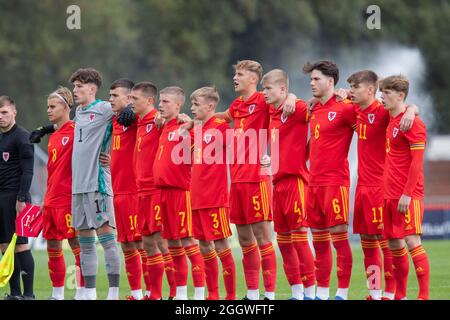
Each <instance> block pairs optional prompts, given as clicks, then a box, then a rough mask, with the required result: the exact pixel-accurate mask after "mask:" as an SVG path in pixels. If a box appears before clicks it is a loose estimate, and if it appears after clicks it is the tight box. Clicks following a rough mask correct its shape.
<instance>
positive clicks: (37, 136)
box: [28, 124, 55, 143]
mask: <svg viewBox="0 0 450 320" xmlns="http://www.w3.org/2000/svg"><path fill="white" fill-rule="evenodd" d="M53 132H55V125H54V124H49V125H46V126H43V127H39V128H37V129H35V130H33V131H32V132H31V133H30V137H29V138H28V139H29V141H30V142H31V143H40V142H41V138H42V137H43V136H45V135H46V134H50V133H53Z"/></svg>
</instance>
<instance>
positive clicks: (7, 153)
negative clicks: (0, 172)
mask: <svg viewBox="0 0 450 320" xmlns="http://www.w3.org/2000/svg"><path fill="white" fill-rule="evenodd" d="M3 160H5V162H8V160H9V152H3Z"/></svg>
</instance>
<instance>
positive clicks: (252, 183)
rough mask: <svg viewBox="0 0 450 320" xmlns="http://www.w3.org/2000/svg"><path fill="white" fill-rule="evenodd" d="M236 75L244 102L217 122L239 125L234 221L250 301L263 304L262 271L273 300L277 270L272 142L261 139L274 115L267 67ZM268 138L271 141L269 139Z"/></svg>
mask: <svg viewBox="0 0 450 320" xmlns="http://www.w3.org/2000/svg"><path fill="white" fill-rule="evenodd" d="M234 70H235V75H234V77H233V81H234V90H235V91H236V92H237V93H238V94H240V97H238V98H236V99H235V100H234V101H233V103H232V104H231V105H230V107H229V108H228V110H227V111H226V112H221V113H217V114H216V117H218V118H220V119H225V120H226V121H227V122H231V121H233V120H234V142H233V144H234V146H235V147H234V148H233V154H232V157H233V158H232V163H231V165H230V172H231V189H230V221H231V223H234V224H235V225H236V230H237V232H238V237H239V244H240V246H241V248H242V253H243V259H242V264H243V267H244V274H245V282H246V285H247V294H246V296H245V298H244V299H249V300H259V275H260V269H261V267H262V274H263V280H264V288H265V298H266V299H269V300H273V299H275V284H276V274H277V264H276V255H275V250H274V249H273V245H272V231H271V226H270V221H272V211H271V184H270V176H268V175H265V174H263V173H262V172H261V158H262V156H263V155H265V154H266V147H265V146H266V143H265V142H267V141H260V140H261V136H264V133H263V132H262V130H267V129H268V127H269V117H270V115H269V107H268V105H267V104H266V101H265V99H264V95H263V94H262V93H261V92H258V91H257V86H258V83H259V81H260V80H261V77H262V73H263V70H262V66H261V64H259V63H258V62H256V61H252V60H243V61H238V62H237V64H236V65H234ZM295 98H296V97H295V96H294V95H292V94H289V98H288V101H287V102H286V104H285V106H284V107H283V112H285V113H286V114H289V113H292V110H293V109H294V107H293V106H295ZM266 133H267V132H266ZM260 134H261V136H260ZM252 137H253V138H254V139H253V140H251V139H252ZM265 137H267V138H268V135H267V134H266V135H265ZM247 138H249V139H250V140H251V141H250V142H249V143H245V142H246V140H247ZM260 146H263V148H260ZM242 149H244V150H242ZM258 247H259V252H258ZM260 254H261V256H260Z"/></svg>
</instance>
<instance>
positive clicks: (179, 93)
mask: <svg viewBox="0 0 450 320" xmlns="http://www.w3.org/2000/svg"><path fill="white" fill-rule="evenodd" d="M159 94H160V95H162V94H170V95H174V96H176V97H177V98H178V99H180V102H181V105H183V104H184V101H185V100H186V95H185V94H184V90H183V89H182V88H180V87H175V86H172V87H165V88H164V89H162V90H161V91H160V92H159Z"/></svg>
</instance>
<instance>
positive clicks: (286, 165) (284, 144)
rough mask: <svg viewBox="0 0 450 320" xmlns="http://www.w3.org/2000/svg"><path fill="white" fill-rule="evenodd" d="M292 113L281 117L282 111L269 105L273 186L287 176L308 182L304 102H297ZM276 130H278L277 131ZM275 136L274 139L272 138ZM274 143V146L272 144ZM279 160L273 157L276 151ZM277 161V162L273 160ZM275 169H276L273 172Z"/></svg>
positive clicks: (306, 125) (306, 116) (306, 113)
mask: <svg viewBox="0 0 450 320" xmlns="http://www.w3.org/2000/svg"><path fill="white" fill-rule="evenodd" d="M295 107H296V108H295V111H294V113H293V114H291V115H290V116H288V117H283V108H282V106H280V107H279V108H278V109H276V108H275V107H274V106H273V105H270V106H269V108H270V125H269V129H270V136H271V140H270V142H271V143H270V150H271V151H270V153H271V162H272V169H273V183H274V184H276V183H277V182H278V181H279V180H280V179H281V178H283V177H285V176H288V175H295V176H301V177H302V179H303V180H304V181H308V175H309V174H308V168H307V167H306V144H307V141H308V120H309V119H308V112H307V106H306V103H305V102H304V101H303V100H297V101H296V104H295ZM277 130H278V131H277ZM277 134H278V139H277V137H276V135H277ZM277 140H278V146H277V145H276V141H277ZM277 149H278V154H279V157H278V159H277V157H276V156H275V155H274V153H275V152H277ZM277 160H278V161H277ZM277 168H278V170H277Z"/></svg>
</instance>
